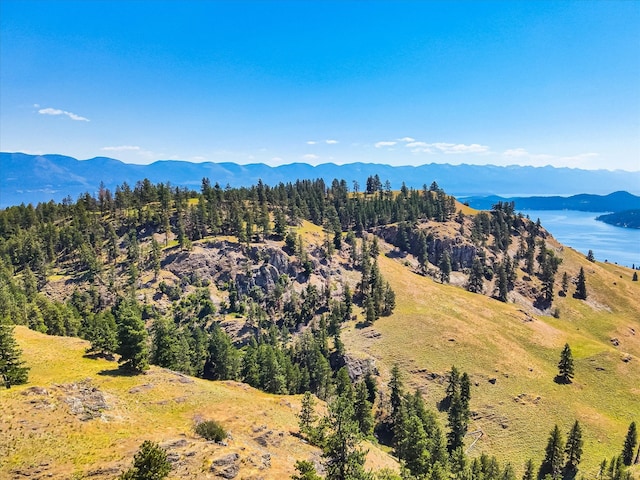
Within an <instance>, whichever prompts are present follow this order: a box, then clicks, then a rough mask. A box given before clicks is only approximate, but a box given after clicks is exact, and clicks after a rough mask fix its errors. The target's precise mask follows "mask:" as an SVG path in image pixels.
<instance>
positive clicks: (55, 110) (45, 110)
mask: <svg viewBox="0 0 640 480" xmlns="http://www.w3.org/2000/svg"><path fill="white" fill-rule="evenodd" d="M36 105H37V104H36ZM36 105H34V107H36V108H38V106H36ZM38 113H39V114H40V115H66V116H67V117H69V118H70V119H71V120H75V121H78V122H88V121H89V119H88V118H85V117H81V116H80V115H76V114H75V113H72V112H67V111H66V110H60V109H59V108H41V109H40V110H38Z"/></svg>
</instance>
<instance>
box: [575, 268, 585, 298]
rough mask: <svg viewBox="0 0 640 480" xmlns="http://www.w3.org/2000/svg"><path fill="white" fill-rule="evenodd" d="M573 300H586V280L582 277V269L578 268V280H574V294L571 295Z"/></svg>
mask: <svg viewBox="0 0 640 480" xmlns="http://www.w3.org/2000/svg"><path fill="white" fill-rule="evenodd" d="M573 296H574V297H575V298H578V299H580V300H586V299H587V280H586V277H585V275H584V268H582V267H580V272H579V273H578V278H577V279H576V293H574V294H573Z"/></svg>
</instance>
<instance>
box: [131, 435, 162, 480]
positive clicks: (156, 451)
mask: <svg viewBox="0 0 640 480" xmlns="http://www.w3.org/2000/svg"><path fill="white" fill-rule="evenodd" d="M170 471H171V463H170V462H169V460H168V459H167V452H166V451H165V450H164V449H163V448H161V447H160V445H158V444H157V443H155V442H151V441H149V440H145V441H144V442H143V443H142V445H141V446H140V450H138V452H137V453H136V454H135V456H134V457H133V467H131V468H130V469H129V470H127V471H126V472H124V473H123V474H122V475H120V477H118V478H119V480H162V479H163V478H166V477H167V476H168V475H169V472H170Z"/></svg>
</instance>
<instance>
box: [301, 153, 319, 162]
mask: <svg viewBox="0 0 640 480" xmlns="http://www.w3.org/2000/svg"><path fill="white" fill-rule="evenodd" d="M319 158H320V157H319V156H318V155H314V154H313V153H307V154H306V155H303V156H302V160H306V161H307V162H310V161H313V160H318V159H319Z"/></svg>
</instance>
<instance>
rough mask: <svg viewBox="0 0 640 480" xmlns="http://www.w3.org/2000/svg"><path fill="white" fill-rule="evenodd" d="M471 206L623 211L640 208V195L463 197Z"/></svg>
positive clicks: (583, 194)
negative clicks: (500, 204)
mask: <svg viewBox="0 0 640 480" xmlns="http://www.w3.org/2000/svg"><path fill="white" fill-rule="evenodd" d="M463 201H464V202H465V203H467V204H468V205H469V206H470V207H473V208H477V209H480V210H488V209H490V208H491V207H492V205H495V204H496V203H498V202H514V203H515V206H516V210H579V211H583V212H621V211H623V210H638V209H640V197H639V196H636V195H632V194H631V193H629V192H621V191H617V192H613V193H610V194H608V195H591V194H585V193H582V194H579V195H572V196H569V197H559V196H551V197H500V196H496V195H490V196H488V197H469V198H465V199H463Z"/></svg>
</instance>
